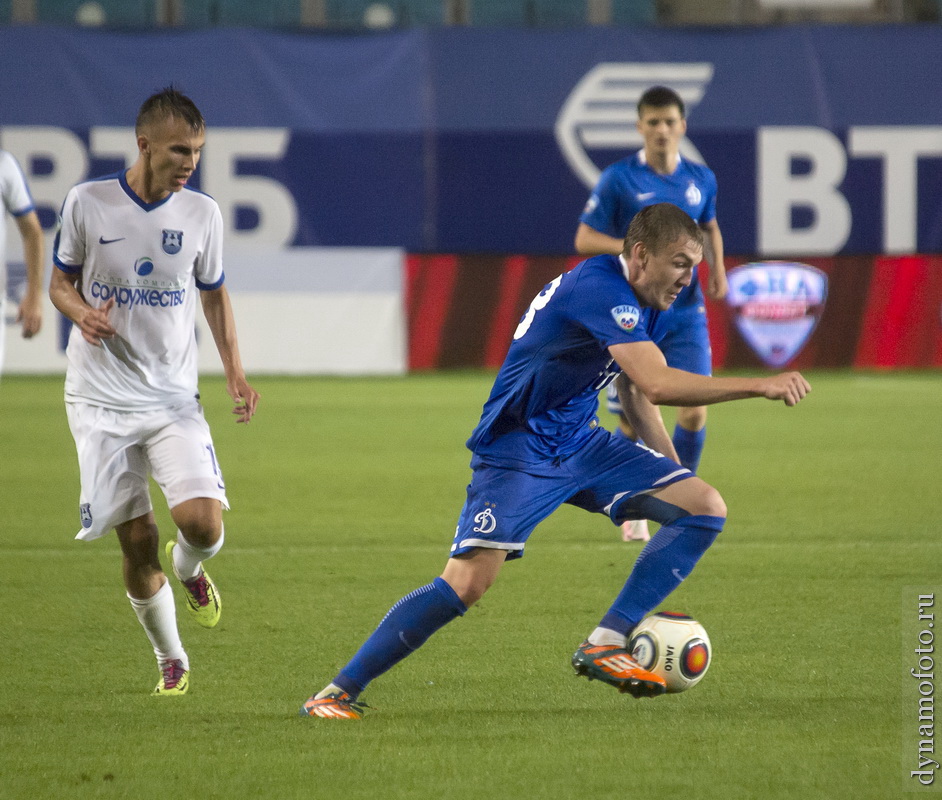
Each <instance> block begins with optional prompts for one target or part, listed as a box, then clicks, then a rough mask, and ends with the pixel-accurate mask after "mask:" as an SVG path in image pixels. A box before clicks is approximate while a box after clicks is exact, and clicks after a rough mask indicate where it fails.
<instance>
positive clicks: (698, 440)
mask: <svg viewBox="0 0 942 800" xmlns="http://www.w3.org/2000/svg"><path fill="white" fill-rule="evenodd" d="M673 441H674V449H675V450H676V451H677V455H678V456H679V457H680V464H681V466H684V467H686V468H687V469H689V470H690V471H691V472H693V473H694V474H696V472H697V469H698V468H699V466H700V456H702V455H703V444H704V442H706V428H700V430H698V431H688V430H687V429H686V428H682V427H681V426H680V425H675V426H674V437H673Z"/></svg>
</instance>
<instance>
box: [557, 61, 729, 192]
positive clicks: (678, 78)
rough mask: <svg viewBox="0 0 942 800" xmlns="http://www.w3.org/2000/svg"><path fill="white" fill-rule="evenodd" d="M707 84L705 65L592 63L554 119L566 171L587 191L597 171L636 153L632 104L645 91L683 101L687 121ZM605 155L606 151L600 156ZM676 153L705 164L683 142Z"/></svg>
mask: <svg viewBox="0 0 942 800" xmlns="http://www.w3.org/2000/svg"><path fill="white" fill-rule="evenodd" d="M711 80H713V65H712V64H710V63H687V64H684V63H680V64H678V63H632V62H608V63H602V64H596V65H595V66H594V67H593V68H592V69H590V70H589V71H588V72H587V73H586V74H585V75H584V76H583V77H582V79H581V80H580V81H579V83H577V84H576V86H575V87H574V88H573V90H572V91H571V92H570V93H569V96H568V97H567V98H566V100H565V102H564V103H563V105H562V108H561V109H560V110H559V116H557V117H556V126H555V131H554V132H555V134H556V142H557V144H558V145H559V149H560V151H561V152H562V154H563V157H564V158H565V159H566V162H567V163H568V164H569V166H570V168H571V169H572V171H573V172H574V173H575V174H576V175H577V176H578V177H579V179H580V180H581V181H582V182H583V183H584V184H585V185H586V186H587V187H589V188H592V187H593V186H595V184H596V183H598V179H599V175H601V173H602V171H601V168H600V167H599V166H598V165H597V164H596V161H595V160H593V157H592V153H595V154H596V157H597V159H598V161H599V162H601V163H602V165H603V166H605V165H607V164H610V163H611V162H612V161H613V160H614V159H613V156H612V153H611V151H612V150H617V151H621V152H620V154H619V155H620V156H623V155H627V154H628V152H630V151H633V150H640V149H641V148H642V147H643V146H644V140H643V139H642V138H641V134H640V133H638V130H637V128H636V123H637V121H638V109H637V105H638V100H639V99H640V98H641V95H642V94H644V92H645V90H646V89H649V88H650V87H652V86H656V85H658V84H661V85H666V86H670V87H671V88H672V89H674V90H675V91H676V92H677V93H678V94H679V95H680V97H681V99H682V100H683V101H684V105H685V106H686V108H687V116H688V117H689V116H690V112H691V110H692V109H693V108H694V107H695V106H696V105H697V104H698V103H699V102H700V100H702V99H703V95H704V94H705V92H706V87H707V84H708V83H709V82H710V81H711ZM600 151H608V152H600ZM680 154H681V155H682V156H683V157H684V158H687V159H690V160H691V161H699V162H700V163H701V164H705V163H706V161H705V160H704V158H703V156H701V155H700V153H699V152H697V148H696V147H694V146H693V143H692V142H691V141H690V140H689V139H688V138H686V137H684V138H683V139H681V142H680ZM695 188H696V187H695Z"/></svg>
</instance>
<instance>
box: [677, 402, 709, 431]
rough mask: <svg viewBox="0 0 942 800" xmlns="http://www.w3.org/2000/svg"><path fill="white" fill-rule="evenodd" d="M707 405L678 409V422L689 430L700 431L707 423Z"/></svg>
mask: <svg viewBox="0 0 942 800" xmlns="http://www.w3.org/2000/svg"><path fill="white" fill-rule="evenodd" d="M706 421H707V410H706V406H694V407H684V408H678V409H677V423H678V424H679V425H680V427H681V428H685V429H686V430H688V431H699V430H700V429H702V428H703V427H704V426H705V425H706Z"/></svg>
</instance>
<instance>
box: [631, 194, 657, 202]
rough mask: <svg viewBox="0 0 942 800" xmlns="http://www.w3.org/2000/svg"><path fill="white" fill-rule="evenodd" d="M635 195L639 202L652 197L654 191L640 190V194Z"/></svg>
mask: <svg viewBox="0 0 942 800" xmlns="http://www.w3.org/2000/svg"><path fill="white" fill-rule="evenodd" d="M635 197H637V198H638V199H639V200H640V201H641V202H644V201H645V200H650V199H651V198H652V197H654V192H641V194H636V195H635Z"/></svg>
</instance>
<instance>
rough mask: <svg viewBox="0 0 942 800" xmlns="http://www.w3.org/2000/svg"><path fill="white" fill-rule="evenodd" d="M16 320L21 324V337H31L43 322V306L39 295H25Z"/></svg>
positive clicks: (37, 331)
mask: <svg viewBox="0 0 942 800" xmlns="http://www.w3.org/2000/svg"><path fill="white" fill-rule="evenodd" d="M16 321H17V322H19V323H21V324H22V325H23V338H24V339H32V338H33V337H34V336H35V335H36V334H37V333H39V329H40V328H41V327H42V324H43V306H42V300H41V299H40V296H39V295H38V294H37V295H26V297H24V298H23V302H22V303H20V308H19V311H18V312H17V314H16Z"/></svg>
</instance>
